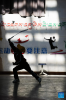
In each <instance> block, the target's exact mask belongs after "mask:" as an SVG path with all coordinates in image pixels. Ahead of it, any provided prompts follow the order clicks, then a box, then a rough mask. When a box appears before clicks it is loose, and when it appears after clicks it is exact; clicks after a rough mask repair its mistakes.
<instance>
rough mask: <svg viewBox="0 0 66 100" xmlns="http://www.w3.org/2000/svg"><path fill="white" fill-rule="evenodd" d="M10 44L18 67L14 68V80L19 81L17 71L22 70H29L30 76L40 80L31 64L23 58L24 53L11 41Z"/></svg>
mask: <svg viewBox="0 0 66 100" xmlns="http://www.w3.org/2000/svg"><path fill="white" fill-rule="evenodd" d="M9 44H10V46H11V48H12V50H13V51H14V58H15V60H16V62H15V65H17V66H16V67H15V68H13V73H14V78H15V79H18V74H17V71H18V70H21V69H25V70H27V71H28V72H29V73H30V74H32V76H33V77H35V78H36V79H38V78H39V77H38V76H37V75H36V73H34V72H33V71H32V70H31V68H30V66H29V64H28V63H27V62H26V59H25V58H24V57H23V55H22V52H21V51H20V50H19V49H18V48H16V47H15V46H14V44H13V43H12V42H11V41H10V40H9Z"/></svg>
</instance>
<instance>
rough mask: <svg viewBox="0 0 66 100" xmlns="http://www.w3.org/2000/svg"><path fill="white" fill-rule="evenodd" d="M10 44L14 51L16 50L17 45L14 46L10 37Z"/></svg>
mask: <svg viewBox="0 0 66 100" xmlns="http://www.w3.org/2000/svg"><path fill="white" fill-rule="evenodd" d="M8 42H9V45H10V47H11V48H12V50H13V51H15V49H16V47H15V46H14V44H13V43H12V42H11V41H10V39H8Z"/></svg>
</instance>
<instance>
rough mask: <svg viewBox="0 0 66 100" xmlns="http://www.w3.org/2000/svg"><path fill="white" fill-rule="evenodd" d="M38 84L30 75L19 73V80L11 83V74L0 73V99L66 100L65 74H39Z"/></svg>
mask: <svg viewBox="0 0 66 100" xmlns="http://www.w3.org/2000/svg"><path fill="white" fill-rule="evenodd" d="M40 77H41V79H42V82H41V84H39V83H38V82H37V80H35V78H34V77H32V76H31V75H22V76H20V75H19V78H20V82H19V83H15V84H14V83H12V81H13V79H14V77H13V75H11V76H10V75H0V100H62V99H61V98H58V93H59V92H64V98H63V100H66V76H64V75H63V76H61V75H58V76H57V75H55V76H53V75H50V76H49V75H40Z"/></svg>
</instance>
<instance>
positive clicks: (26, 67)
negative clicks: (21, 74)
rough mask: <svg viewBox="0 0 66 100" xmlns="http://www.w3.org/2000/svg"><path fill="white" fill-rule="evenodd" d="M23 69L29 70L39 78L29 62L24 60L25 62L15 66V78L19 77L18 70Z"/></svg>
mask: <svg viewBox="0 0 66 100" xmlns="http://www.w3.org/2000/svg"><path fill="white" fill-rule="evenodd" d="M21 69H25V70H27V71H28V72H29V73H30V74H31V75H32V76H33V77H35V78H36V79H37V78H38V76H37V74H36V73H34V72H33V71H32V70H31V68H30V66H29V64H28V63H27V62H24V63H22V64H20V65H18V66H16V67H15V68H13V73H14V78H15V79H18V74H17V71H18V70H21Z"/></svg>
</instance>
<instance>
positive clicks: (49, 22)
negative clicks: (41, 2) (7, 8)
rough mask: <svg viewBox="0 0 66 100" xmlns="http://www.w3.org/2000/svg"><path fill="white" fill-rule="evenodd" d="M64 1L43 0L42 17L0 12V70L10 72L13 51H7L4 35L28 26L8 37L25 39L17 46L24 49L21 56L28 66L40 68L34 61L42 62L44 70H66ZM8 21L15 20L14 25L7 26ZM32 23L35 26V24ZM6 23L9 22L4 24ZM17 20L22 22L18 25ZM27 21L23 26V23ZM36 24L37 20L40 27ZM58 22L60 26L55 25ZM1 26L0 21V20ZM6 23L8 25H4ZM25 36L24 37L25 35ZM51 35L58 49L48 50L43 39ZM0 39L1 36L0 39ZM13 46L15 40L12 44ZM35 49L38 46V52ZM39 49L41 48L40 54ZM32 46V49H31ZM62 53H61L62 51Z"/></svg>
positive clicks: (15, 39) (7, 35)
mask: <svg viewBox="0 0 66 100" xmlns="http://www.w3.org/2000/svg"><path fill="white" fill-rule="evenodd" d="M65 13H66V1H65V0H46V13H45V17H41V18H38V17H34V16H32V17H26V18H23V17H20V15H18V14H11V15H9V14H6V15H0V23H1V21H3V22H4V26H1V32H2V34H1V33H0V50H2V49H3V50H2V51H3V54H2V51H0V66H1V67H0V71H12V69H13V67H14V66H13V65H12V62H13V61H14V57H13V54H12V53H11V49H10V46H9V44H8V38H10V37H11V36H13V35H14V34H16V33H18V32H19V31H21V30H24V29H27V28H28V29H29V28H32V29H29V30H28V31H25V32H23V33H20V34H18V35H17V36H15V37H14V38H13V39H12V42H13V43H14V42H17V39H19V38H20V39H21V40H23V41H24V40H27V39H29V41H28V42H26V43H22V44H21V45H22V46H24V47H25V48H26V52H25V53H24V57H25V58H26V59H27V61H28V62H29V64H30V66H31V68H32V69H33V70H34V71H39V70H40V65H38V63H46V64H47V65H46V66H44V70H46V71H49V72H50V71H53V72H65V71H66V48H65V42H64V41H66V29H65V27H66V25H65V23H64V25H63V23H62V22H66V14H65ZM12 21H15V23H14V25H16V23H18V25H16V26H11V25H12V24H11V23H12ZM34 22H36V26H33V25H35V23H34ZM8 23H9V24H8ZM19 23H22V26H19ZM25 23H27V26H24V25H25ZM29 23H32V25H31V26H29V27H28V24H29ZM38 23H41V26H38ZM60 23H61V26H59V24H60ZM1 25H2V23H1ZM8 25H10V26H8ZM26 35H28V37H25V36H26ZM53 36H55V38H56V42H54V45H56V46H57V47H58V48H56V49H54V50H51V48H50V45H49V42H48V41H47V40H44V37H45V38H50V37H53ZM1 38H3V39H2V40H1ZM14 44H15V46H17V44H16V43H14ZM5 48H8V49H10V52H8V53H4V49H5ZM28 48H32V53H31V54H28V52H27V50H28ZM37 48H39V49H38V50H39V53H37V51H36V50H37ZM42 48H44V49H43V50H44V51H43V53H41V52H42ZM34 49H35V50H34ZM59 50H62V51H61V52H59V53H60V54H52V53H51V52H56V51H59ZM63 53H64V54H63Z"/></svg>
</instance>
